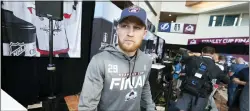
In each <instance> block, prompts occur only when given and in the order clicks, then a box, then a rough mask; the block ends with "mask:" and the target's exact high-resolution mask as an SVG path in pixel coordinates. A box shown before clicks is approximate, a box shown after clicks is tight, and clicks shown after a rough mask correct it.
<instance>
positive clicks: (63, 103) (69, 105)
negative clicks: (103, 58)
mask: <svg viewBox="0 0 250 111" xmlns="http://www.w3.org/2000/svg"><path fill="white" fill-rule="evenodd" d="M214 97H215V102H216V105H217V108H218V109H219V111H228V107H227V105H226V103H227V91H226V90H218V91H217V93H216V94H215V96H214ZM78 102H79V96H78V95H72V96H66V97H64V98H63V99H60V100H58V102H57V103H58V105H57V106H58V108H57V109H56V111H77V110H78ZM43 105H44V103H43ZM35 106H41V104H37V105H34V106H33V107H35ZM156 109H157V111H164V110H165V108H164V107H161V106H157V107H156ZM29 111H44V109H40V108H38V109H33V110H29Z"/></svg>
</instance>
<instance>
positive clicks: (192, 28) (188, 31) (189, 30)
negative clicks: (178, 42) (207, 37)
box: [183, 24, 196, 34]
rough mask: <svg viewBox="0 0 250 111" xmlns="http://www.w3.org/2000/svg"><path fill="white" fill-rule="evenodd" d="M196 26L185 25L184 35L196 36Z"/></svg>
mask: <svg viewBox="0 0 250 111" xmlns="http://www.w3.org/2000/svg"><path fill="white" fill-rule="evenodd" d="M195 30H196V25H195V24H184V27H183V33H184V34H195Z"/></svg>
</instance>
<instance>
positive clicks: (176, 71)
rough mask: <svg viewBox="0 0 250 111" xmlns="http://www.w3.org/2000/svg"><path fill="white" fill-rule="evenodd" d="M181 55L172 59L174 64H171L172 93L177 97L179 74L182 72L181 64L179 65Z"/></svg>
mask: <svg viewBox="0 0 250 111" xmlns="http://www.w3.org/2000/svg"><path fill="white" fill-rule="evenodd" d="M181 59H182V57H181V55H177V56H176V57H175V58H174V63H173V66H172V68H173V69H172V70H173V71H172V74H173V89H174V91H175V92H176V94H177V96H178V94H179V92H180V90H179V87H180V80H179V79H180V78H179V77H180V73H181V71H182V64H181Z"/></svg>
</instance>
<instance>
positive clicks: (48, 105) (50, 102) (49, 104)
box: [44, 16, 56, 111]
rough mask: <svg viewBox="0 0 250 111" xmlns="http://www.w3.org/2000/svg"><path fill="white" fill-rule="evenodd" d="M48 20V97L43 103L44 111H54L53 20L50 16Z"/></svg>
mask: <svg viewBox="0 0 250 111" xmlns="http://www.w3.org/2000/svg"><path fill="white" fill-rule="evenodd" d="M47 18H48V19H49V64H48V66H47V70H48V71H49V76H50V90H51V93H50V96H49V97H48V98H47V100H45V101H44V103H45V107H44V109H45V111H55V109H56V96H55V94H54V82H55V81H54V72H55V70H56V67H55V64H53V31H54V29H53V19H52V17H50V16H47Z"/></svg>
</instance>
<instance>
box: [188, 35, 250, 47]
mask: <svg viewBox="0 0 250 111" xmlns="http://www.w3.org/2000/svg"><path fill="white" fill-rule="evenodd" d="M204 43H211V44H217V45H226V44H245V45H249V37H235V38H203V39H189V40H188V45H197V44H204Z"/></svg>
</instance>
